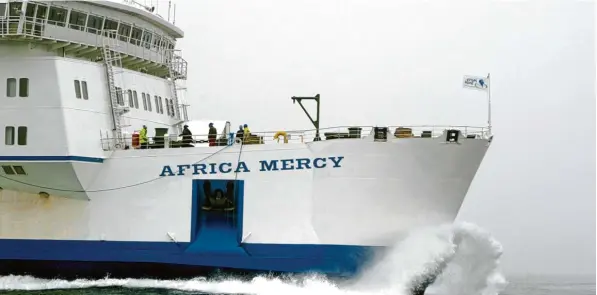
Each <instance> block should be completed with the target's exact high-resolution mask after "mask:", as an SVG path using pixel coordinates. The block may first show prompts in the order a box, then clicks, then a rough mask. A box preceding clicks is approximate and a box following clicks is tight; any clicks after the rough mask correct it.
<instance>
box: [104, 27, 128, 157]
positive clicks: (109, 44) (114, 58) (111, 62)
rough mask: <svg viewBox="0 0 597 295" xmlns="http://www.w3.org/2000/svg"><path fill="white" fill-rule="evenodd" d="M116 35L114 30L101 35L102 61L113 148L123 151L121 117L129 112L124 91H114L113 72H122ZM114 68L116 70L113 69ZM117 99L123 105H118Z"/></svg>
mask: <svg viewBox="0 0 597 295" xmlns="http://www.w3.org/2000/svg"><path fill="white" fill-rule="evenodd" d="M117 38H118V35H117V31H116V30H110V31H104V33H103V48H102V49H103V50H102V52H103V59H104V65H105V66H106V76H107V79H108V92H109V93H110V104H111V107H112V121H113V123H114V128H113V129H112V131H113V134H114V147H115V148H116V149H123V148H124V146H125V142H124V136H123V133H122V128H123V127H124V125H123V123H122V121H123V118H122V116H123V115H124V114H125V113H127V112H128V111H129V109H128V107H127V106H126V104H125V103H124V90H123V88H122V87H121V90H120V93H118V92H119V91H118V90H117V89H116V83H115V74H117V73H116V72H115V71H120V72H122V57H121V56H120V52H119V51H118V46H119V44H118V39H117ZM114 67H116V70H115V69H114ZM119 97H120V98H121V99H122V102H123V104H124V105H121V104H120V101H119Z"/></svg>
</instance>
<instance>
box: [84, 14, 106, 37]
mask: <svg viewBox="0 0 597 295" xmlns="http://www.w3.org/2000/svg"><path fill="white" fill-rule="evenodd" d="M103 23H104V18H103V17H101V16H95V15H91V14H90V15H89V18H88V19H87V32H89V33H93V34H98V35H99V34H100V33H101V31H102V24H103Z"/></svg>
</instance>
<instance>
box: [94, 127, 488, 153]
mask: <svg viewBox="0 0 597 295" xmlns="http://www.w3.org/2000/svg"><path fill="white" fill-rule="evenodd" d="M349 128H360V130H358V129H351V130H352V132H351V131H350V130H349ZM374 128H375V127H373V126H336V127H326V128H320V129H319V134H320V135H323V136H321V139H322V140H332V139H363V138H367V137H370V136H373V131H374ZM387 128H388V133H390V134H388V138H394V139H409V138H437V137H439V136H442V135H443V134H444V132H445V131H446V130H450V129H457V130H460V132H461V134H462V136H463V137H472V138H484V139H487V138H489V134H488V131H487V127H478V126H459V125H412V126H388V127H387ZM405 128H407V129H410V131H411V134H410V135H409V136H403V135H402V134H398V132H397V130H399V129H400V130H407V129H405ZM280 131H284V132H285V133H286V134H287V136H288V141H287V143H285V142H284V141H283V140H278V139H277V138H275V135H276V133H278V132H280ZM425 132H426V134H423V133H425ZM250 134H251V136H250V137H248V138H245V137H244V135H243V137H242V139H241V138H237V136H236V132H231V133H229V134H222V133H221V134H218V135H217V136H216V145H217V146H223V145H228V144H232V143H233V142H236V143H241V141H242V142H243V143H245V144H292V143H295V144H296V143H309V142H315V141H316V140H315V137H316V134H317V130H316V129H305V130H277V131H257V132H252V131H251V133H250ZM230 135H232V138H230ZM208 137H209V135H208V134H195V135H193V136H192V138H193V141H194V146H208V143H209V141H208ZM132 139H133V135H130V134H127V135H125V142H127V144H128V145H129V146H131V147H132ZM148 139H149V141H150V146H151V145H155V143H156V142H157V144H158V145H160V144H161V145H164V144H165V142H168V143H169V144H170V145H171V146H169V147H178V146H179V145H180V144H181V143H182V142H181V141H182V138H181V135H179V134H168V135H167V138H164V136H159V137H156V136H150V135H148ZM114 142H116V139H114V138H110V137H103V138H101V145H102V148H103V149H104V150H112V149H119V148H114V147H113V144H114Z"/></svg>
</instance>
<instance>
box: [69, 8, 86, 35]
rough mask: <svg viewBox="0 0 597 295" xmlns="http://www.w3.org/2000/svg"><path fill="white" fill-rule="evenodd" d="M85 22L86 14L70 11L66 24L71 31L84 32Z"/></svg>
mask: <svg viewBox="0 0 597 295" xmlns="http://www.w3.org/2000/svg"><path fill="white" fill-rule="evenodd" d="M86 22H87V13H83V12H78V11H75V10H71V11H70V19H69V20H68V23H69V27H70V28H71V29H75V30H80V31H84V30H85V23H86Z"/></svg>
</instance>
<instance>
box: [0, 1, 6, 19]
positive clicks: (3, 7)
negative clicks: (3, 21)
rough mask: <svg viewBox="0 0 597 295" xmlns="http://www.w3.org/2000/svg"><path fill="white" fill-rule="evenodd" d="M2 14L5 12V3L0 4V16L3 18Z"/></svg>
mask: <svg viewBox="0 0 597 295" xmlns="http://www.w3.org/2000/svg"><path fill="white" fill-rule="evenodd" d="M4 12H6V3H0V16H5V14H4Z"/></svg>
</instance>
